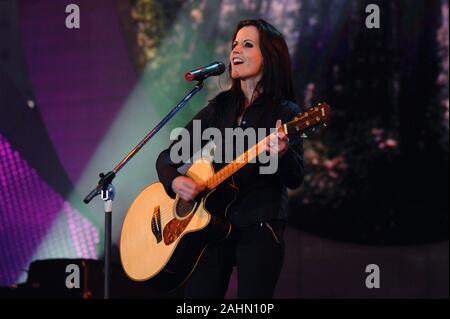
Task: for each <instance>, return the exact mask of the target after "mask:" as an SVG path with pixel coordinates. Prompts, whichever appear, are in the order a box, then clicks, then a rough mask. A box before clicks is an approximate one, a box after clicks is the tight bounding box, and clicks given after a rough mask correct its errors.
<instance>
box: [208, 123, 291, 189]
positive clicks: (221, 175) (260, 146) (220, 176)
mask: <svg viewBox="0 0 450 319" xmlns="http://www.w3.org/2000/svg"><path fill="white" fill-rule="evenodd" d="M285 128H286V127H285V126H282V127H280V128H278V129H277V132H283V131H285ZM273 134H276V133H272V134H270V135H269V136H266V137H265V138H263V139H262V140H261V141H259V142H258V143H257V144H255V145H254V146H252V147H251V148H249V149H248V150H247V151H245V152H244V153H243V154H242V155H240V156H238V157H237V158H235V159H234V161H232V162H231V163H229V164H228V165H226V166H225V167H223V168H221V169H220V170H219V171H217V172H216V173H215V174H214V175H213V176H211V177H210V178H209V179H208V180H207V181H206V183H205V186H206V187H207V188H209V189H214V188H216V187H217V186H219V185H220V184H221V183H222V182H223V181H225V180H226V179H227V178H229V177H230V176H232V175H233V174H234V173H236V172H237V171H238V170H240V169H241V168H242V167H244V166H245V165H246V164H247V163H249V162H251V161H252V160H254V159H255V158H256V157H257V156H258V155H259V154H260V153H262V152H264V151H265V150H266V143H267V139H268V138H269V137H270V136H271V135H273Z"/></svg>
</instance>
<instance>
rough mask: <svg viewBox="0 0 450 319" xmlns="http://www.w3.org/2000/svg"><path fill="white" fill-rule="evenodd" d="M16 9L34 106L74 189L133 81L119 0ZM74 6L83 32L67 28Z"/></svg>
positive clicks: (64, 0) (24, 4) (63, 1)
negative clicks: (77, 9)
mask: <svg viewBox="0 0 450 319" xmlns="http://www.w3.org/2000/svg"><path fill="white" fill-rule="evenodd" d="M18 3H19V14H20V15H19V16H20V27H21V37H22V46H23V49H24V52H25V58H26V62H27V67H28V71H29V75H30V80H31V83H32V85H33V92H34V94H35V96H36V105H37V108H38V110H39V112H40V113H41V114H42V118H43V121H44V123H45V126H46V128H47V131H48V133H49V135H50V138H51V140H52V143H53V145H54V147H55V150H56V152H57V153H58V156H59V159H60V160H61V163H62V165H63V167H64V168H65V170H66V172H67V174H68V175H69V177H70V179H71V181H72V182H73V183H74V184H76V183H77V181H78V179H79V178H80V177H81V175H82V174H83V170H84V169H85V167H86V166H87V165H88V163H89V161H90V159H91V157H92V156H93V155H94V153H95V151H96V148H97V147H98V145H99V144H100V143H101V141H102V139H103V137H104V136H105V134H106V133H107V131H108V128H109V127H110V125H111V123H112V122H113V120H114V118H115V116H116V115H117V113H118V112H119V111H120V109H121V108H122V106H123V104H124V103H125V102H126V99H127V97H128V95H129V94H130V92H131V91H132V89H133V87H134V84H135V81H136V74H135V72H134V69H133V65H132V63H131V60H130V57H129V53H128V50H127V47H126V43H125V39H124V37H123V31H122V28H121V25H120V19H119V14H118V11H117V0H102V1H92V0H77V1H69V0H59V1H55V0H40V1H29V0H20V1H18ZM71 3H76V4H77V5H78V6H79V8H80V28H79V29H68V28H67V27H66V25H65V20H66V17H67V16H68V13H66V6H67V5H69V4H71Z"/></svg>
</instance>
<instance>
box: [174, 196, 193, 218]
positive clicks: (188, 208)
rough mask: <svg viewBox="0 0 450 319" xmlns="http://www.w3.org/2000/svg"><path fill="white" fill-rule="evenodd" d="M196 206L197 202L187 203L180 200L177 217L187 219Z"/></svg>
mask: <svg viewBox="0 0 450 319" xmlns="http://www.w3.org/2000/svg"><path fill="white" fill-rule="evenodd" d="M196 205H197V203H196V202H186V201H184V200H182V199H181V198H180V199H179V200H178V202H177V206H176V212H177V216H179V217H180V218H183V217H186V216H187V215H189V213H190V212H192V211H193V210H194V208H195V206H196Z"/></svg>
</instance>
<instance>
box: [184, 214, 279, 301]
mask: <svg viewBox="0 0 450 319" xmlns="http://www.w3.org/2000/svg"><path fill="white" fill-rule="evenodd" d="M284 227H285V222H284V221H269V222H263V223H259V224H257V225H254V226H249V227H241V228H239V227H233V231H232V233H231V234H230V236H229V237H228V238H227V239H226V240H223V241H221V242H219V243H217V244H213V245H210V246H209V247H208V248H207V249H206V250H205V252H204V253H203V256H202V257H201V259H200V261H199V263H198V265H197V267H196V269H195V270H194V272H193V273H192V275H191V277H190V278H189V279H188V281H187V283H186V286H185V290H184V296H185V298H187V299H195V298H216V299H223V298H224V296H225V293H226V291H227V288H228V283H229V280H230V276H231V273H232V270H233V266H235V265H236V267H237V274H238V275H237V276H238V295H237V298H239V299H249V298H272V297H273V293H274V290H275V286H276V283H277V281H278V277H279V275H280V271H281V267H282V265H283V260H284V242H283V233H284Z"/></svg>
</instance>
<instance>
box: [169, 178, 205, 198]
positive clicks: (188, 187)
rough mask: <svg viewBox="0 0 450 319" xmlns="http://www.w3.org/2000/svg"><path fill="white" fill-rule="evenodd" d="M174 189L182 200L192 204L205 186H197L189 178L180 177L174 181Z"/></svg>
mask: <svg viewBox="0 0 450 319" xmlns="http://www.w3.org/2000/svg"><path fill="white" fill-rule="evenodd" d="M172 189H173V191H174V192H175V193H177V194H178V195H180V197H181V199H183V200H185V201H187V202H190V201H192V200H193V199H194V198H195V197H196V196H197V195H198V193H200V192H201V191H203V190H204V189H205V186H204V185H200V184H197V183H196V182H194V180H193V179H191V178H189V177H186V176H178V177H176V178H175V179H174V180H173V181H172Z"/></svg>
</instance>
